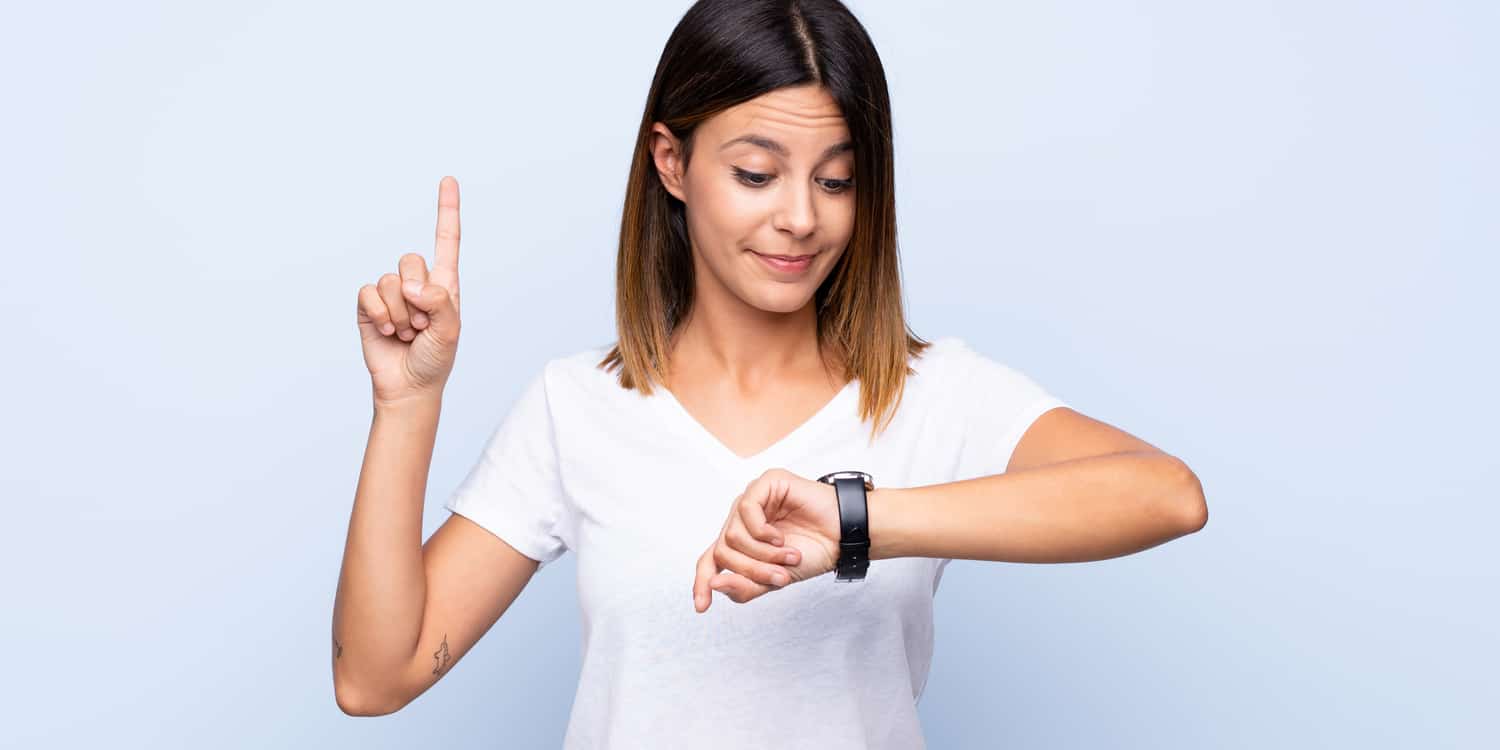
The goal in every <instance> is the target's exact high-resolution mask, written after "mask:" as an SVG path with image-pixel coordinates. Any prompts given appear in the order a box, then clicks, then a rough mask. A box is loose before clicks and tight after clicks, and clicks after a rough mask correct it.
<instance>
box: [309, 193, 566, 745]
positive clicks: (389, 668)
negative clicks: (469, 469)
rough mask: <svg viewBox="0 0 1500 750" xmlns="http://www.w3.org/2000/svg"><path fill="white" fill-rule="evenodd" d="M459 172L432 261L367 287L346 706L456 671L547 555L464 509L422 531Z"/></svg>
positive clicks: (347, 583) (341, 621) (453, 328)
mask: <svg viewBox="0 0 1500 750" xmlns="http://www.w3.org/2000/svg"><path fill="white" fill-rule="evenodd" d="M458 243H459V221H458V181H457V180H454V179H453V178H451V177H444V178H443V179H442V181H441V182H439V183H438V218H437V244H436V252H435V258H434V262H433V267H432V271H431V273H428V270H427V262H426V261H425V260H424V259H423V258H422V256H421V255H419V254H417V253H407V254H405V255H403V256H401V260H400V263H399V270H400V274H395V273H387V274H385V275H383V276H381V277H380V279H379V281H378V282H377V283H375V284H366V285H365V286H363V287H361V288H360V290H359V300H358V302H359V304H358V307H357V316H356V317H357V323H358V325H359V337H360V344H361V346H362V348H363V350H364V358H365V366H366V367H367V368H368V369H369V370H370V379H371V384H372V388H373V394H374V405H375V414H374V418H373V419H372V420H371V425H370V438H369V442H368V443H367V444H366V446H365V458H364V464H363V466H362V467H361V468H360V472H359V485H358V487H357V488H356V489H355V493H354V509H353V511H352V512H351V515H350V518H349V533H348V538H347V539H346V540H345V542H344V561H343V566H342V568H341V569H340V570H339V583H338V593H337V594H336V596H335V599H334V604H333V643H332V650H333V687H334V697H335V700H336V701H337V702H338V705H339V708H340V709H342V710H343V711H344V713H347V714H351V715H365V716H369V715H378V714H386V713H390V712H392V711H396V710H398V709H400V708H401V707H402V706H404V705H406V704H407V703H409V702H411V700H412V699H413V698H415V697H417V696H418V695H421V694H422V692H423V691H425V690H426V689H427V688H429V687H431V686H432V684H433V683H435V682H437V681H438V680H439V679H441V678H442V676H443V675H445V674H447V673H448V670H450V669H452V668H453V665H454V664H455V663H457V662H458V660H459V658H461V657H462V656H463V655H464V654H465V653H466V652H468V650H469V648H470V647H471V646H472V645H473V644H474V643H475V641H478V640H479V637H480V636H482V635H484V633H485V632H486V631H488V630H489V629H490V626H492V625H494V624H495V621H496V620H498V619H499V618H500V615H501V614H503V613H504V612H505V610H506V608H508V607H509V606H510V603H511V602H512V601H514V600H515V598H516V596H517V595H519V594H520V593H521V589H522V588H524V587H525V586H526V582H527V581H529V580H530V579H531V576H532V574H533V573H535V572H536V570H537V568H538V567H539V565H538V563H537V561H535V560H532V559H530V558H528V557H525V556H524V555H522V554H521V553H520V552H517V551H516V550H515V549H513V548H512V547H511V546H510V545H509V544H507V543H505V542H504V541H502V540H501V539H500V538H499V537H497V536H495V535H493V534H491V533H490V532H489V531H486V530H485V529H483V528H481V527H480V526H478V525H476V524H474V523H473V522H472V521H470V520H468V519H467V518H464V517H463V516H460V515H456V514H455V515H452V516H450V517H449V518H448V520H447V521H446V522H444V523H443V525H442V526H441V527H440V528H439V529H438V530H437V531H436V532H434V533H433V535H432V538H431V539H429V540H428V541H427V544H426V545H425V546H424V545H423V544H422V505H423V502H424V499H425V497H426V492H427V473H428V469H429V467H430V466H431V463H432V447H433V442H434V441H435V439H436V436H437V425H438V415H439V412H441V411H442V396H443V388H444V387H445V386H446V384H447V382H448V375H449V373H450V372H452V369H453V362H454V359H455V358H456V356H457V352H458V334H459V303H458V299H459V296H458Z"/></svg>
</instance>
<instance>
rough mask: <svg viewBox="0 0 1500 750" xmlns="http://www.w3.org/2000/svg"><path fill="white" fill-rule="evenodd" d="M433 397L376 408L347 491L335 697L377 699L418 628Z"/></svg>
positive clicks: (404, 662)
mask: <svg viewBox="0 0 1500 750" xmlns="http://www.w3.org/2000/svg"><path fill="white" fill-rule="evenodd" d="M441 409H442V404H441V400H440V399H439V398H433V399H429V400H424V401H413V402H409V403H406V404H403V405H400V406H391V407H382V406H377V407H376V409H375V413H374V416H373V418H372V419H371V424H370V438H369V443H368V445H367V446H366V448H365V457H364V464H363V466H362V467H361V468H360V473H359V485H358V487H357V489H356V490H355V495H354V509H353V511H352V513H351V516H350V519H349V535H348V539H347V540H346V541H345V543H344V562H343V567H342V569H341V570H340V573H339V582H338V593H337V595H336V598H335V600H334V609H333V639H334V643H333V644H332V648H333V650H334V659H333V669H334V683H335V690H336V691H337V692H338V694H339V696H340V698H339V700H340V701H341V702H344V701H348V702H349V703H350V704H353V705H356V706H362V705H376V704H382V703H383V702H384V701H385V700H386V697H385V696H384V695H383V694H384V693H385V692H386V691H387V690H395V689H396V685H395V682H394V681H396V680H398V679H399V678H400V677H401V676H402V675H404V674H405V673H406V669H407V666H408V665H409V664H410V663H411V659H412V654H413V652H414V650H415V648H416V641H417V638H418V636H419V635H420V633H421V630H422V617H423V610H424V608H425V604H426V602H425V599H426V596H427V579H426V574H425V566H424V563H423V560H422V504H423V499H424V497H425V495H426V490H427V473H428V469H429V468H430V465H431V462H432V449H433V443H434V441H435V439H436V435H437V425H438V414H439V412H440V411H441Z"/></svg>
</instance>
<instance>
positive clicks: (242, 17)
mask: <svg viewBox="0 0 1500 750" xmlns="http://www.w3.org/2000/svg"><path fill="white" fill-rule="evenodd" d="M570 5H572V4H567V3H559V4H546V3H525V4H522V3H423V4H420V5H419V4H417V3H407V4H405V5H402V6H390V5H382V6H380V7H373V6H371V5H369V4H364V3H342V4H332V3H305V2H297V3H293V2H279V3H238V4H232V5H231V4H223V3H196V2H180V3H170V4H169V3H160V2H156V3H132V4H120V3H87V4H80V3H29V4H19V3H17V4H12V5H10V6H8V7H7V10H6V13H5V18H6V20H5V22H4V23H0V76H3V79H0V80H3V86H4V89H3V96H4V98H3V101H4V102H5V109H6V114H5V117H4V118H3V120H0V128H3V131H4V132H3V138H0V144H3V145H0V149H3V166H0V190H3V193H0V214H3V217H4V223H3V227H0V229H3V241H4V244H5V246H6V252H5V256H4V257H5V269H4V273H3V281H0V284H3V292H4V293H3V300H0V305H3V313H4V320H5V327H4V328H3V329H0V330H3V331H4V332H5V333H7V334H8V335H7V336H6V339H7V340H8V342H9V344H8V345H7V346H6V348H5V355H4V366H3V367H0V378H3V386H4V394H5V396H6V397H7V398H6V402H7V403H6V408H5V411H6V416H5V418H4V423H5V429H4V430H3V433H0V434H3V437H0V440H3V444H0V449H3V452H0V455H3V457H4V459H3V460H4V471H3V479H0V481H3V484H0V492H3V495H4V499H5V507H6V509H7V511H8V512H7V516H8V521H9V522H8V523H7V524H6V526H7V533H6V535H5V536H6V538H7V542H6V543H5V545H3V550H4V555H5V559H4V560H3V563H4V565H3V569H4V571H5V576H6V583H5V592H6V600H7V605H6V613H5V616H4V617H3V618H0V635H3V636H4V642H5V643H6V644H8V658H7V660H6V661H7V670H6V672H7V674H8V675H9V679H7V680H5V681H4V686H3V687H0V691H3V695H0V698H3V703H0V705H3V711H4V713H5V717H4V719H3V720H0V727H3V728H0V745H5V746H10V747H39V746H56V747H106V746H107V747H142V748H144V747H151V748H161V747H181V748H200V747H244V748H252V747H253V748H262V747H361V748H376V747H381V748H384V747H389V748H398V747H400V748H405V747H447V748H460V747H465V748H493V747H528V748H529V747H555V746H556V745H557V744H558V742H559V741H560V739H561V737H562V734H563V730H564V727H565V723H566V720H567V716H568V711H569V707H570V702H571V700H572V696H573V690H574V687H575V684H576V679H577V669H578V666H579V651H578V649H579V623H578V610H577V603H576V598H575V592H574V579H573V576H574V573H575V567H574V557H573V556H572V555H571V554H570V555H565V556H564V557H563V558H562V559H561V560H560V561H559V562H558V564H557V565H556V566H555V567H550V568H548V569H546V570H544V571H543V572H542V573H541V574H540V575H539V576H538V577H537V578H536V579H534V580H533V581H532V583H531V584H530V585H529V587H528V588H527V589H526V591H525V592H524V593H523V594H522V596H521V598H520V599H519V600H518V601H517V603H516V604H515V606H514V607H513V608H512V609H511V611H510V612H508V613H507V614H506V615H505V616H504V617H503V618H502V619H501V621H500V622H499V623H498V624H497V625H496V626H495V627H494V628H493V629H492V630H491V631H490V632H489V634H488V635H487V636H486V637H485V638H484V639H483V640H482V641H481V642H480V644H479V645H478V646H477V647H476V649H475V650H474V651H473V652H472V653H470V654H469V655H468V656H467V657H466V658H465V660H464V661H463V662H461V663H460V665H459V666H458V667H457V668H456V669H455V670H454V671H453V672H452V673H451V674H450V675H448V676H447V677H446V678H445V679H444V680H442V681H441V682H440V683H439V684H438V685H437V686H435V687H434V688H432V689H431V690H430V691H428V692H427V693H426V694H424V695H423V696H421V697H420V698H419V699H418V700H417V701H416V702H415V703H414V704H412V705H410V706H408V707H407V708H405V709H404V710H402V711H400V712H399V713H397V714H394V715H391V716H387V717H383V718H351V717H348V716H345V715H344V714H342V713H340V712H339V710H338V708H337V707H336V705H335V703H334V697H333V686H332V683H331V677H330V671H329V622H330V616H331V609H332V604H333V595H334V587H335V583H336V579H337V575H338V568H339V564H340V559H341V554H342V548H343V543H344V535H345V532H346V525H347V522H348V518H349V511H350V506H351V501H352V499H353V492H354V485H355V480H356V478H357V475H358V471H359V467H360V461H361V458H362V454H363V451H364V447H365V440H366V437H367V431H368V428H369V418H370V404H369V398H370V394H369V378H368V374H367V373H366V372H365V370H364V366H363V363H362V360H361V357H360V350H359V344H358V338H357V334H356V330H355V324H354V312H355V295H356V291H357V290H358V288H359V286H360V285H362V284H364V283H367V282H372V281H374V280H375V279H376V278H377V277H378V276H379V275H380V274H382V273H384V272H387V271H394V270H396V265H395V264H396V260H397V258H398V257H399V256H400V254H401V253H403V252H406V251H410V250H415V251H419V252H422V253H424V254H425V255H427V257H428V258H429V259H430V258H431V248H432V230H433V221H434V215H435V202H436V192H437V183H438V179H439V178H440V177H441V176H442V175H444V174H453V175H456V176H457V177H458V178H459V180H460V182H461V185H462V195H463V228H464V245H463V251H462V253H463V256H462V257H463V260H462V278H463V285H464V286H463V289H464V295H465V296H464V301H465V305H464V316H465V319H464V337H463V342H462V345H461V348H460V354H459V359H458V364H457V368H456V370H455V373H454V375H453V378H452V381H451V383H450V386H449V390H448V392H447V396H446V399H445V411H444V414H443V419H442V423H441V428H440V431H439V436H438V441H437V447H436V454H435V456H434V460H433V466H432V473H431V478H430V482H429V490H428V496H427V504H426V515H425V526H426V530H427V532H428V533H430V532H431V530H432V529H434V528H436V526H437V525H438V524H439V523H441V522H442V521H443V519H444V518H445V517H446V515H447V514H446V512H445V511H444V510H443V509H442V508H441V504H442V502H443V500H444V499H445V497H446V496H447V493H448V492H450V491H451V490H452V489H453V488H454V487H455V486H456V484H457V483H458V481H459V480H460V479H461V478H462V476H463V474H464V473H465V472H466V471H467V470H468V468H469V466H470V465H472V462H473V461H474V460H475V459H476V457H477V455H478V451H479V449H480V447H481V445H482V441H483V440H484V438H485V437H486V436H487V435H488V434H489V432H490V431H491V430H492V429H493V428H494V426H495V424H496V423H497V421H498V420H499V419H500V418H501V417H502V416H503V415H504V414H505V412H506V411H507V410H508V408H509V405H510V403H511V401H512V399H514V398H515V397H516V395H518V393H519V388H520V386H521V385H522V384H523V383H524V381H525V379H526V378H527V377H529V376H530V375H532V374H533V373H534V372H535V371H536V370H537V368H539V367H540V366H541V364H542V363H543V362H544V361H545V360H546V359H547V358H550V357H554V356H559V355H562V354H566V353H571V352H574V351H577V350H579V349H582V348H585V347H588V346H594V345H597V344H600V343H603V342H605V341H608V340H610V339H611V338H612V337H613V333H614V331H613V291H614V289H613V282H614V259H615V248H616V244H615V243H616V234H617V229H618V222H619V211H620V206H621V199H622V196H623V185H624V179H625V173H626V168H627V165H628V163H629V156H630V149H631V145H632V137H633V135H634V133H635V127H636V122H637V118H638V117H639V114H640V111H641V107H642V104H643V102H644V98H645V94H646V91H647V87H648V86H649V84H650V79H651V74H652V71H653V69H654V67H655V64H656V61H657V57H658V55H659V54H660V51H661V47H662V44H663V43H664V42H665V40H666V37H667V35H668V33H669V32H670V31H671V29H672V26H673V25H674V24H675V23H676V21H677V19H678V18H679V17H680V15H681V14H682V12H683V11H684V10H685V9H686V7H687V5H688V3H686V2H667V3H662V2H656V3H641V2H631V3H614V2H596V3H589V4H586V5H587V7H586V8H574V7H570ZM1127 6H1128V7H1127ZM853 7H854V9H855V11H856V13H857V14H858V15H859V16H860V17H861V18H862V19H863V21H864V23H865V24H866V25H867V27H868V28H869V29H870V32H871V34H872V36H873V37H874V39H875V42H876V44H877V46H878V48H879V50H880V52H881V55H882V57H883V59H884V62H885V65H886V69H887V72H888V75H889V77H890V84H891V93H892V99H893V101H894V107H895V110H894V112H895V115H894V116H895V128H896V131H895V137H896V151H897V170H898V205H899V208H900V231H901V241H902V249H903V254H902V261H903V272H904V278H905V282H906V287H905V289H906V297H907V302H908V309H909V314H910V317H911V320H912V324H913V326H914V329H915V330H916V331H917V332H918V333H919V334H921V335H923V336H925V337H928V338H933V337H937V336H941V335H949V334H952V335H958V336H962V337H965V338H966V339H968V340H969V341H970V342H971V343H972V344H973V345H974V346H975V347H976V348H978V349H979V350H981V351H983V352H985V353H986V354H989V355H991V356H994V357H996V358H998V359H1000V360H1002V361H1005V362H1007V363H1009V364H1010V365H1012V366H1014V367H1017V368H1019V369H1021V370H1022V371H1024V372H1026V373H1027V374H1029V375H1031V376H1032V377H1034V378H1035V379H1037V380H1038V381H1039V382H1041V383H1042V384H1044V385H1045V386H1046V387H1048V388H1049V389H1050V390H1052V391H1054V392H1055V393H1057V394H1058V395H1060V396H1062V397H1063V398H1065V399H1066V400H1068V401H1069V402H1070V403H1071V404H1072V405H1074V406H1075V407H1076V408H1078V409H1079V410H1081V411H1083V412H1085V413H1087V414H1090V415H1093V416H1095V417H1097V418H1100V419H1103V420H1105V421H1108V422H1110V423H1112V424H1115V425H1117V426H1120V427H1122V428H1124V429H1127V430H1129V431H1130V432H1132V433H1134V434H1136V435H1138V436H1141V437H1142V438H1144V439H1146V440H1148V441H1150V442H1152V443H1154V444H1156V445H1158V446H1160V447H1162V448H1163V449H1165V450H1167V451H1169V452H1172V453H1175V454H1177V455H1179V456H1181V457H1183V458H1184V459H1185V460H1187V462H1188V463H1189V464H1190V465H1191V466H1192V467H1193V468H1194V469H1195V470H1196V471H1197V473H1198V474H1199V476H1200V477H1201V478H1202V481H1203V485H1204V487H1205V490H1206V492H1207V495H1208V502H1209V508H1210V520H1209V522H1208V526H1207V527H1206V528H1205V529H1203V531H1201V532H1199V533H1197V534H1195V535H1192V536H1189V537H1186V538H1182V539H1179V540H1176V541H1173V542H1171V543H1169V544H1167V545H1164V546H1161V547H1157V548H1154V549H1151V550H1147V551H1145V552H1143V553H1140V554H1137V555H1133V556H1129V557H1124V558H1118V559H1113V560H1108V561H1102V562H1093V563H1085V564H1066V565H1026V564H1005V563H989V562H978V561H957V562H955V563H954V564H953V565H952V566H950V568H949V569H948V572H947V575H946V576H945V578H944V580H943V584H942V588H941V590H940V591H939V592H938V622H937V645H936V657H935V664H934V666H933V670H932V676H931V681H930V683H929V686H928V689H927V693H926V694H925V696H924V697H923V701H922V704H921V715H922V719H923V723H924V727H925V729H926V733H927V737H928V742H929V744H930V745H931V746H932V747H934V748H978V747H985V748H989V747H1005V748H1083V747H1089V748H1098V747H1110V748H1162V747H1172V748H1200V747H1216V748H1229V747H1247V748H1248V747H1255V748H1269V747H1277V748H1280V747H1330V746H1339V747H1423V748H1435V747H1467V748H1479V747H1495V746H1497V742H1500V740H1497V731H1496V728H1495V724H1494V721H1493V719H1492V718H1491V717H1490V716H1486V715H1484V709H1485V707H1486V706H1488V707H1489V708H1490V709H1493V708H1494V707H1495V705H1496V704H1497V697H1500V696H1497V690H1496V687H1495V686H1496V682H1495V679H1496V678H1495V674H1496V667H1497V666H1500V664H1497V662H1500V659H1497V633H1496V625H1495V618H1496V615H1497V606H1496V597H1495V591H1496V589H1497V580H1496V579H1497V577H1500V576H1497V568H1500V566H1497V561H1496V554H1495V551H1494V550H1495V548H1496V545H1495V542H1494V539H1495V536H1496V530H1497V521H1500V512H1497V510H1496V500H1497V492H1496V491H1495V489H1494V487H1495V484H1496V482H1497V480H1500V477H1497V471H1496V467H1497V465H1500V461H1497V459H1496V457H1495V450H1494V449H1495V443H1496V438H1495V434H1496V426H1495V425H1496V423H1495V419H1496V417H1497V411H1500V410H1497V409H1496V405H1497V403H1496V397H1495V392H1494V386H1495V383H1496V382H1497V380H1500V373H1497V369H1500V368H1497V367H1496V359H1495V354H1494V346H1495V340H1496V336H1495V333H1494V331H1493V329H1494V325H1495V323H1496V321H1497V320H1500V315H1497V309H1496V305H1495V303H1494V301H1493V297H1492V296H1491V292H1492V287H1493V283H1494V276H1495V272H1496V270H1497V264H1496V262H1495V260H1494V256H1495V252H1496V250H1497V248H1500V242H1497V240H1500V229H1497V218H1496V209H1497V196H1500V190H1497V187H1500V185H1497V177H1496V175H1497V174H1500V159H1497V147H1496V134H1497V133H1500V118H1497V113H1496V90H1497V82H1496V78H1497V76H1496V73H1497V70H1500V65H1497V62H1500V60H1497V55H1496V53H1495V51H1494V49H1495V48H1494V40H1495V38H1496V35H1497V32H1500V23H1497V21H1500V12H1497V10H1496V7H1497V6H1496V5H1495V4H1493V3H1480V2H1473V3H1459V2H1430V3H1366V2H1255V3H1201V2H1141V3H1130V4H1124V3H1113V2H1067V3H1011V4H1003V5H996V4H991V3H979V2H974V3H934V2H923V3H914V2H904V1H903V2H859V3H856V4H854V5H853ZM709 500H711V498H710V499H709ZM706 543H707V541H705V544H706ZM874 570H875V571H876V574H877V575H878V571H879V566H878V564H877V565H876V566H875V568H874ZM687 584H688V581H686V580H685V581H684V587H686V586H687ZM683 606H688V602H687V599H686V596H684V600H683ZM1491 716H1492V715H1491ZM768 718H769V719H770V720H772V721H774V717H768ZM663 731H664V732H670V731H671V728H670V727H664V728H663Z"/></svg>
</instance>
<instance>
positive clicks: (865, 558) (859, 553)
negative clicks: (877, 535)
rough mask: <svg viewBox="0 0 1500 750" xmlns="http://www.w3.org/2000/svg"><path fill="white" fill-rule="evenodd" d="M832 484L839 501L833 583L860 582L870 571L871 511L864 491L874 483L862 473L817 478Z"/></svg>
mask: <svg viewBox="0 0 1500 750" xmlns="http://www.w3.org/2000/svg"><path fill="white" fill-rule="evenodd" d="M818 481H819V482H822V483H824V484H831V485H833V489H834V492H835V493H836V494H837V495H838V499H839V560H838V565H837V567H836V575H835V577H834V580H837V581H863V580H864V579H865V572H866V571H868V570H869V569H870V511H869V502H868V500H867V498H866V496H865V493H866V492H869V491H871V490H874V489H875V482H874V480H872V479H871V478H870V475H869V474H866V473H864V472H863V471H835V472H832V473H829V474H824V475H823V476H821V477H818Z"/></svg>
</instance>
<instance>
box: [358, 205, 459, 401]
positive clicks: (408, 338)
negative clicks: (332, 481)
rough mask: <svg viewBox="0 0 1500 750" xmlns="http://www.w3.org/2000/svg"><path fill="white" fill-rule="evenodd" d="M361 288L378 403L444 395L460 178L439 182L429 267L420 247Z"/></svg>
mask: <svg viewBox="0 0 1500 750" xmlns="http://www.w3.org/2000/svg"><path fill="white" fill-rule="evenodd" d="M397 270H398V271H399V273H388V274H385V275H384V276H381V277H380V279H379V280H377V281H376V282H375V283H374V284H366V285H364V286H362V287H360V289H359V305H358V308H359V313H358V320H359V339H360V344H361V346H362V347H363V348H364V354H365V367H367V368H369V370H370V379H371V381H372V386H373V388H374V397H375V404H376V406H382V405H390V404H397V403H400V402H402V401H405V400H408V399H412V398H420V397H436V396H440V395H441V394H442V391H443V387H444V386H445V385H446V384H447V382H448V374H449V373H450V372H452V371H453V360H454V357H455V356H456V355H457V353H458V329H459V323H458V180H455V179H453V178H452V177H444V178H443V179H442V180H441V181H440V182H439V183H438V211H437V246H436V250H435V257H434V262H433V266H432V270H431V271H430V272H429V271H428V270H427V262H426V261H425V260H424V259H423V258H422V256H421V255H420V254H418V253H407V254H405V255H403V256H401V259H400V261H399V262H398V264H397Z"/></svg>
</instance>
